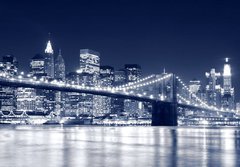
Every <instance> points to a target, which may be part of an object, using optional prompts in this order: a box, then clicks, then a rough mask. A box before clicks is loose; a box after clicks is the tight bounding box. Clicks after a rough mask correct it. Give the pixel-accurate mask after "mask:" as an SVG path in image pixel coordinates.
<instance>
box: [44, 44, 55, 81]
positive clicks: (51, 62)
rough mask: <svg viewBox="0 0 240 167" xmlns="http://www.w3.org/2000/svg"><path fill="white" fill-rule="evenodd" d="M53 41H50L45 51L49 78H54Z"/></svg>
mask: <svg viewBox="0 0 240 167" xmlns="http://www.w3.org/2000/svg"><path fill="white" fill-rule="evenodd" d="M53 53H54V52H53V48H52V44H51V41H50V40H48V42H47V46H46V49H45V72H46V74H47V76H48V77H49V78H54V55H53Z"/></svg>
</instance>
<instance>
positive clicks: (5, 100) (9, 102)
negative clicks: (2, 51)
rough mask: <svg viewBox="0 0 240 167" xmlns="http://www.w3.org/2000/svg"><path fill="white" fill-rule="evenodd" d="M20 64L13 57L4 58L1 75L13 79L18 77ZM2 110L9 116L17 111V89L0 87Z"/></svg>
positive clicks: (0, 106)
mask: <svg viewBox="0 0 240 167" xmlns="http://www.w3.org/2000/svg"><path fill="white" fill-rule="evenodd" d="M17 70H18V62H17V59H16V57H14V56H12V55H6V56H3V58H2V62H1V74H2V75H5V76H10V77H13V76H15V75H17V72H18V71H17ZM0 110H1V111H2V112H3V113H6V114H9V113H11V112H12V113H13V112H14V111H15V110H16V88H14V87H7V86H0Z"/></svg>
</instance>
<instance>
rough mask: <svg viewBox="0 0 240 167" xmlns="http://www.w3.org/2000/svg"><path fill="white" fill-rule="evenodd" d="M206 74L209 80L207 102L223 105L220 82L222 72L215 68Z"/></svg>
mask: <svg viewBox="0 0 240 167" xmlns="http://www.w3.org/2000/svg"><path fill="white" fill-rule="evenodd" d="M205 75H206V78H207V80H208V84H207V86H206V95H207V102H208V104H209V105H212V106H215V107H221V85H220V83H219V79H220V77H221V74H220V73H219V72H216V71H215V69H214V68H213V69H211V71H210V72H206V73H205Z"/></svg>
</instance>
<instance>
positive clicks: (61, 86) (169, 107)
mask: <svg viewBox="0 0 240 167" xmlns="http://www.w3.org/2000/svg"><path fill="white" fill-rule="evenodd" d="M0 85H2V86H9V87H16V88H17V87H25V88H35V89H46V90H56V91H63V92H77V93H86V94H92V95H101V96H107V97H113V98H123V99H131V100H136V101H142V102H149V103H151V104H152V106H153V111H152V113H153V123H152V125H164V126H169V125H170V126H175V125H177V107H184V108H190V109H194V110H205V111H213V110H211V109H209V108H204V107H201V106H194V105H189V104H181V103H177V102H176V103H174V102H168V101H161V100H160V99H155V98H150V97H149V96H140V95H137V94H133V93H128V92H122V91H121V92H120V91H116V90H114V89H110V88H100V87H99V88H98V87H83V86H80V85H71V84H65V83H57V82H55V83H54V82H52V83H51V82H45V81H39V80H33V79H29V78H27V79H25V78H22V79H19V78H5V77H0ZM159 118H160V119H159ZM159 122H160V123H159Z"/></svg>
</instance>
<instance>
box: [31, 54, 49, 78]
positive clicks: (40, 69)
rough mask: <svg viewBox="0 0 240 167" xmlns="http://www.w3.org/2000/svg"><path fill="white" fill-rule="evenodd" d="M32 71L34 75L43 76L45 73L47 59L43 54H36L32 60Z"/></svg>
mask: <svg viewBox="0 0 240 167" xmlns="http://www.w3.org/2000/svg"><path fill="white" fill-rule="evenodd" d="M30 73H31V75H32V76H36V77H43V76H46V73H45V60H44V57H43V56H42V55H41V54H36V55H35V56H34V57H33V58H32V59H31V62H30Z"/></svg>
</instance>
